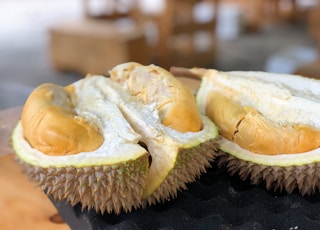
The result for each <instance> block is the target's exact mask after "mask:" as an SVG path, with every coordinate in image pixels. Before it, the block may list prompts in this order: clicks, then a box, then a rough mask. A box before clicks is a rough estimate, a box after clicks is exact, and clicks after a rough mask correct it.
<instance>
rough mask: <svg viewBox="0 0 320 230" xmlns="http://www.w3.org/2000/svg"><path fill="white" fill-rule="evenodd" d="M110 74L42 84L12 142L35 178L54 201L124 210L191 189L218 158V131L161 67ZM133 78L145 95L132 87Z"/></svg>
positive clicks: (122, 68) (125, 67)
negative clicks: (65, 83)
mask: <svg viewBox="0 0 320 230" xmlns="http://www.w3.org/2000/svg"><path fill="white" fill-rule="evenodd" d="M124 74H125V75H124ZM110 76H111V78H107V77H104V76H94V75H92V76H87V77H86V78H84V79H81V80H79V81H77V82H75V83H73V84H71V85H69V86H66V87H61V86H57V85H54V84H43V85H40V86H39V87H37V88H36V89H35V90H34V91H33V92H32V93H31V95H30V96H29V98H28V99H27V102H26V104H25V106H24V109H23V112H22V116H21V121H20V122H19V123H18V124H17V126H16V128H15V130H14V132H13V135H12V142H13V147H14V149H15V151H16V153H17V156H18V158H19V160H20V161H21V163H22V164H23V165H24V166H25V169H26V172H27V174H28V175H29V177H30V178H31V179H32V180H34V181H36V182H37V183H38V184H39V186H41V188H42V189H43V190H44V191H45V192H46V193H47V194H48V195H51V196H53V198H54V199H56V200H63V199H65V200H67V201H69V202H70V203H71V204H72V205H75V204H77V203H81V204H82V207H83V208H86V207H87V208H88V209H91V208H94V209H95V210H96V211H97V212H101V213H104V212H108V213H110V212H115V213H120V212H121V211H122V210H124V211H131V210H132V208H138V207H140V206H143V205H147V204H154V203H156V202H159V201H165V200H168V199H170V198H172V197H175V196H176V195H177V192H178V191H179V190H180V189H185V188H186V183H188V182H191V181H193V180H195V178H196V177H197V176H199V175H200V173H202V172H204V171H205V169H206V167H208V166H209V165H210V161H212V160H213V159H214V157H215V150H216V145H217V144H216V137H217V135H218V132H217V128H216V126H215V125H214V124H213V123H212V122H211V121H210V119H208V118H206V117H205V116H202V115H200V113H199V111H198V110H197V106H196V101H195V98H194V96H193V95H192V94H191V93H190V92H189V89H188V88H187V87H185V86H184V85H183V84H182V83H181V82H179V81H177V80H176V79H175V78H174V77H173V76H172V75H171V74H170V73H169V72H167V71H165V70H163V69H162V68H160V67H157V66H154V65H151V66H142V65H140V64H138V63H125V64H122V65H119V66H116V67H115V68H114V69H113V70H112V71H110ZM121 76H125V77H126V79H122V78H121ZM131 76H132V77H131ZM119 79H122V81H119ZM130 79H131V80H133V79H135V80H139V82H136V83H133V85H132V86H133V88H134V89H137V88H140V89H141V92H139V93H138V94H136V93H135V92H133V91H132V89H130V88H128V86H127V85H126V84H127V83H126V81H125V80H130ZM141 79H144V80H148V82H147V83H145V84H144V85H143V87H141V84H142V83H143V80H142V81H140V80H141ZM159 79H161V80H159ZM154 83H155V84H156V85H155V84H154ZM142 91H143V92H147V94H148V95H144V96H142V95H143V92H142ZM180 96H182V97H183V99H181V98H179V97H180ZM180 103H182V104H180ZM183 103H187V106H186V105H185V104H183ZM190 108H191V109H190ZM172 111H173V112H172ZM175 111H176V112H175ZM177 111H178V112H177ZM170 116H171V117H170ZM175 116H178V117H179V119H178V120H177V119H176V117H175ZM190 118H191V119H190Z"/></svg>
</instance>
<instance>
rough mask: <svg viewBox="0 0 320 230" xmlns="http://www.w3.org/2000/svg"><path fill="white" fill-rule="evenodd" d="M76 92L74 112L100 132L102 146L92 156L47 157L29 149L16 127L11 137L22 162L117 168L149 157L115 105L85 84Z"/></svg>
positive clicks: (86, 153)
mask: <svg viewBox="0 0 320 230" xmlns="http://www.w3.org/2000/svg"><path fill="white" fill-rule="evenodd" d="M101 78H103V77H101ZM75 88H76V95H77V102H76V106H75V110H76V112H77V114H78V115H80V116H82V117H84V118H85V119H86V120H87V121H88V122H93V123H95V124H96V125H97V126H98V127H99V128H100V131H101V132H102V134H103V136H104V142H103V144H102V145H101V146H100V147H99V148H98V149H96V150H95V151H92V152H82V153H79V154H74V155H69V156H49V155H45V154H43V153H41V152H39V151H38V150H36V149H34V148H32V147H31V146H30V145H29V143H28V142H27V141H26V140H25V138H24V137H23V132H22V127H21V124H20V123H19V124H18V125H17V127H16V129H15V131H14V133H13V140H14V141H13V145H14V148H15V149H16V150H17V154H18V155H19V157H20V158H21V159H22V160H23V161H25V162H27V163H29V164H31V165H37V166H41V167H45V168H46V167H50V166H55V167H64V166H74V167H84V166H91V165H94V166H99V165H112V164H117V163H120V162H125V161H128V160H134V159H137V158H139V157H141V156H143V155H145V154H148V153H147V151H146V150H145V149H144V148H143V147H141V146H140V145H139V144H138V143H139V141H140V139H141V136H140V135H139V134H138V133H136V132H135V131H134V130H133V129H132V128H131V126H130V124H129V123H128V122H127V121H126V119H125V118H124V117H123V115H122V113H121V111H120V110H119V108H118V106H117V105H115V104H114V103H112V102H110V101H108V100H105V95H103V94H101V92H99V90H97V89H96V88H95V86H94V85H92V84H91V83H90V82H87V81H86V80H80V81H78V82H76V83H75Z"/></svg>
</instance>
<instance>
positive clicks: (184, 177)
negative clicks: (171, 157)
mask: <svg viewBox="0 0 320 230" xmlns="http://www.w3.org/2000/svg"><path fill="white" fill-rule="evenodd" d="M217 149H218V143H217V138H215V139H210V140H208V141H206V142H203V143H201V144H199V145H197V146H195V147H191V148H181V149H180V150H179V152H178V155H177V159H176V164H175V166H174V168H173V169H172V170H171V171H170V173H169V174H168V176H167V177H166V179H165V180H164V181H163V182H162V183H161V185H160V186H159V187H158V188H157V189H156V190H155V191H154V192H153V193H152V194H151V195H150V196H149V197H147V198H145V199H144V200H143V206H144V207H145V206H146V205H153V204H156V203H158V202H164V201H167V200H170V199H171V198H175V197H176V196H177V193H178V192H179V191H181V190H186V189H187V184H188V183H191V182H194V181H195V180H196V179H197V178H198V177H199V176H200V175H201V174H202V173H205V172H206V169H207V168H209V167H210V165H211V163H210V162H212V161H213V160H214V159H215V156H216V151H217Z"/></svg>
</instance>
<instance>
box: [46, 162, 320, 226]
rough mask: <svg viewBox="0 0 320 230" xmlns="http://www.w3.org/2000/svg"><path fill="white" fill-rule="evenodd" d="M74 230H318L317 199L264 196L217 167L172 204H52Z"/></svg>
mask: <svg viewBox="0 0 320 230" xmlns="http://www.w3.org/2000/svg"><path fill="white" fill-rule="evenodd" d="M52 202H53V203H54V205H55V206H56V207H57V209H58V211H59V213H60V214H61V216H62V217H63V218H64V220H65V221H66V222H67V223H68V224H69V226H70V227H71V228H72V229H76V230H81V229H85V230H90V229H94V230H98V229H117V230H121V229H148V230H152V229H183V230H186V229H205V230H207V229H245V230H247V229H257V230H258V229H270V230H271V229H276V230H280V229H286V230H301V229H308V230H312V229H320V194H319V193H316V194H314V195H311V196H301V195H299V193H298V192H297V191H294V192H293V193H292V194H286V193H284V192H274V191H267V190H266V189H265V187H264V185H263V184H261V185H259V186H253V185H251V184H250V182H249V181H241V180H240V179H239V178H238V177H237V176H230V175H228V173H227V172H226V170H225V169H224V168H223V169H219V168H218V167H217V166H216V164H215V163H212V168H210V169H208V171H207V173H205V174H203V175H202V176H201V177H200V178H199V180H197V181H196V182H194V183H191V184H189V186H188V190H186V191H181V192H180V193H179V194H178V196H177V198H176V199H173V200H171V201H168V202H165V203H162V204H158V205H154V206H150V207H147V208H145V209H138V210H134V211H132V212H130V213H121V214H119V215H116V214H104V215H101V214H98V213H96V212H95V211H93V210H91V211H87V210H85V211H83V212H81V206H80V205H77V206H75V207H72V206H71V205H69V204H68V203H65V202H56V201H53V200H52Z"/></svg>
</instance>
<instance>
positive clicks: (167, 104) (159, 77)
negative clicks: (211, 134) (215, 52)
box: [110, 62, 202, 132]
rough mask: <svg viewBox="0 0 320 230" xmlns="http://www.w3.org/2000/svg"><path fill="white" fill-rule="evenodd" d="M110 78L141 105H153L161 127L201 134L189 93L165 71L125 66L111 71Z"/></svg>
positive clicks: (158, 68)
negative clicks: (121, 85) (140, 101)
mask: <svg viewBox="0 0 320 230" xmlns="http://www.w3.org/2000/svg"><path fill="white" fill-rule="evenodd" d="M110 77H111V79H112V80H114V81H116V82H120V83H121V84H123V85H124V87H125V88H126V89H128V90H129V92H130V93H131V94H132V95H134V96H137V97H138V98H140V99H141V100H142V101H143V102H144V103H146V104H156V106H157V109H158V111H159V115H160V117H161V119H162V123H163V124H164V125H166V126H169V127H171V128H173V129H175V130H177V131H179V132H197V131H199V130H201V128H202V124H201V117H200V114H199V112H198V109H197V104H196V101H195V98H194V96H193V94H192V92H191V90H190V89H189V88H188V87H187V86H186V85H184V84H183V83H182V82H181V81H179V80H177V79H176V78H175V77H174V76H173V75H172V74H171V73H170V72H168V71H167V70H165V69H163V68H160V67H158V66H155V65H149V66H143V65H141V64H139V63H135V62H129V63H124V64H121V65H118V66H116V67H115V68H113V69H112V70H111V71H110Z"/></svg>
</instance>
